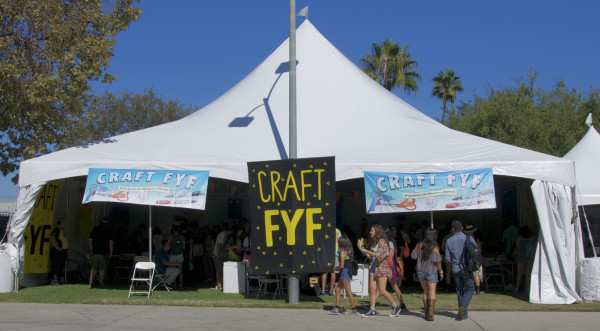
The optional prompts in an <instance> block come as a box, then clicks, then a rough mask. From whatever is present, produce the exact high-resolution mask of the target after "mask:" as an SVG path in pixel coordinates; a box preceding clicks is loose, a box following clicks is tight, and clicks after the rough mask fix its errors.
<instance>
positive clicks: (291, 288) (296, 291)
mask: <svg viewBox="0 0 600 331" xmlns="http://www.w3.org/2000/svg"><path fill="white" fill-rule="evenodd" d="M289 110H290V130H289V134H290V146H289V151H290V153H289V156H290V159H295V158H297V153H296V134H297V133H296V0H290V109H289ZM299 297H300V279H299V277H298V275H297V274H291V275H289V277H288V303H289V304H293V305H296V304H298V303H299Z"/></svg>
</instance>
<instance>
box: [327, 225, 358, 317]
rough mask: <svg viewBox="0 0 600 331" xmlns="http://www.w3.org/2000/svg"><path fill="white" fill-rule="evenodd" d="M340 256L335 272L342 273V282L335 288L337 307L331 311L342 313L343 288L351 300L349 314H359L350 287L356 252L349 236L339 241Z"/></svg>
mask: <svg viewBox="0 0 600 331" xmlns="http://www.w3.org/2000/svg"><path fill="white" fill-rule="evenodd" d="M338 247H339V250H338V251H339V254H338V260H339V263H338V264H337V266H335V267H334V268H333V270H334V271H339V272H340V281H339V286H336V288H335V307H333V310H332V311H331V313H332V314H339V313H341V308H340V301H341V297H342V288H343V289H344V291H345V292H346V294H347V295H348V300H350V306H351V308H352V310H350V311H349V312H348V314H357V313H358V311H357V310H356V302H355V301H354V295H353V294H352V288H351V286H350V282H351V281H352V275H351V274H350V272H349V269H348V268H350V264H351V263H352V260H353V259H354V250H353V249H352V242H350V239H348V237H347V236H345V235H343V236H342V237H341V238H340V239H339V240H338Z"/></svg>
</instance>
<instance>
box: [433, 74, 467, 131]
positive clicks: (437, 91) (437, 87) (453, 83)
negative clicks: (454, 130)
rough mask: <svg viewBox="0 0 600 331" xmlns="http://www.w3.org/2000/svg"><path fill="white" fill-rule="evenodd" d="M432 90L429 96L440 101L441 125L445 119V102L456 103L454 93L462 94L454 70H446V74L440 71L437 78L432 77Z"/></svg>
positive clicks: (458, 79)
mask: <svg viewBox="0 0 600 331" xmlns="http://www.w3.org/2000/svg"><path fill="white" fill-rule="evenodd" d="M433 84H434V87H433V90H432V91H431V96H433V97H437V98H438V99H442V124H444V120H445V119H446V102H447V101H448V100H450V103H454V101H456V92H462V90H463V87H462V83H461V81H460V77H459V76H455V75H454V70H450V69H448V68H446V72H445V73H444V72H443V71H441V70H440V72H438V74H437V76H435V77H433Z"/></svg>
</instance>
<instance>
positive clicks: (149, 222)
mask: <svg viewBox="0 0 600 331" xmlns="http://www.w3.org/2000/svg"><path fill="white" fill-rule="evenodd" d="M148 262H152V206H148Z"/></svg>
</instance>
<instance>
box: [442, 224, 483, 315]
mask: <svg viewBox="0 0 600 331" xmlns="http://www.w3.org/2000/svg"><path fill="white" fill-rule="evenodd" d="M463 229H464V228H463V224H462V222H461V221H459V220H454V221H452V236H451V237H450V238H448V240H447V241H446V250H445V251H446V253H445V259H446V261H450V262H451V263H452V276H453V278H454V285H455V286H456V294H457V295H458V314H457V315H456V319H457V320H459V321H462V320H463V319H467V318H468V317H469V302H471V298H472V297H473V292H474V291H475V279H474V278H473V273H472V272H463V267H462V263H461V261H460V260H461V256H462V252H463V249H464V247H465V241H466V240H467V236H466V235H465V234H464V233H463ZM470 239H471V240H472V241H473V243H474V244H476V242H475V240H474V239H473V237H470Z"/></svg>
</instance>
